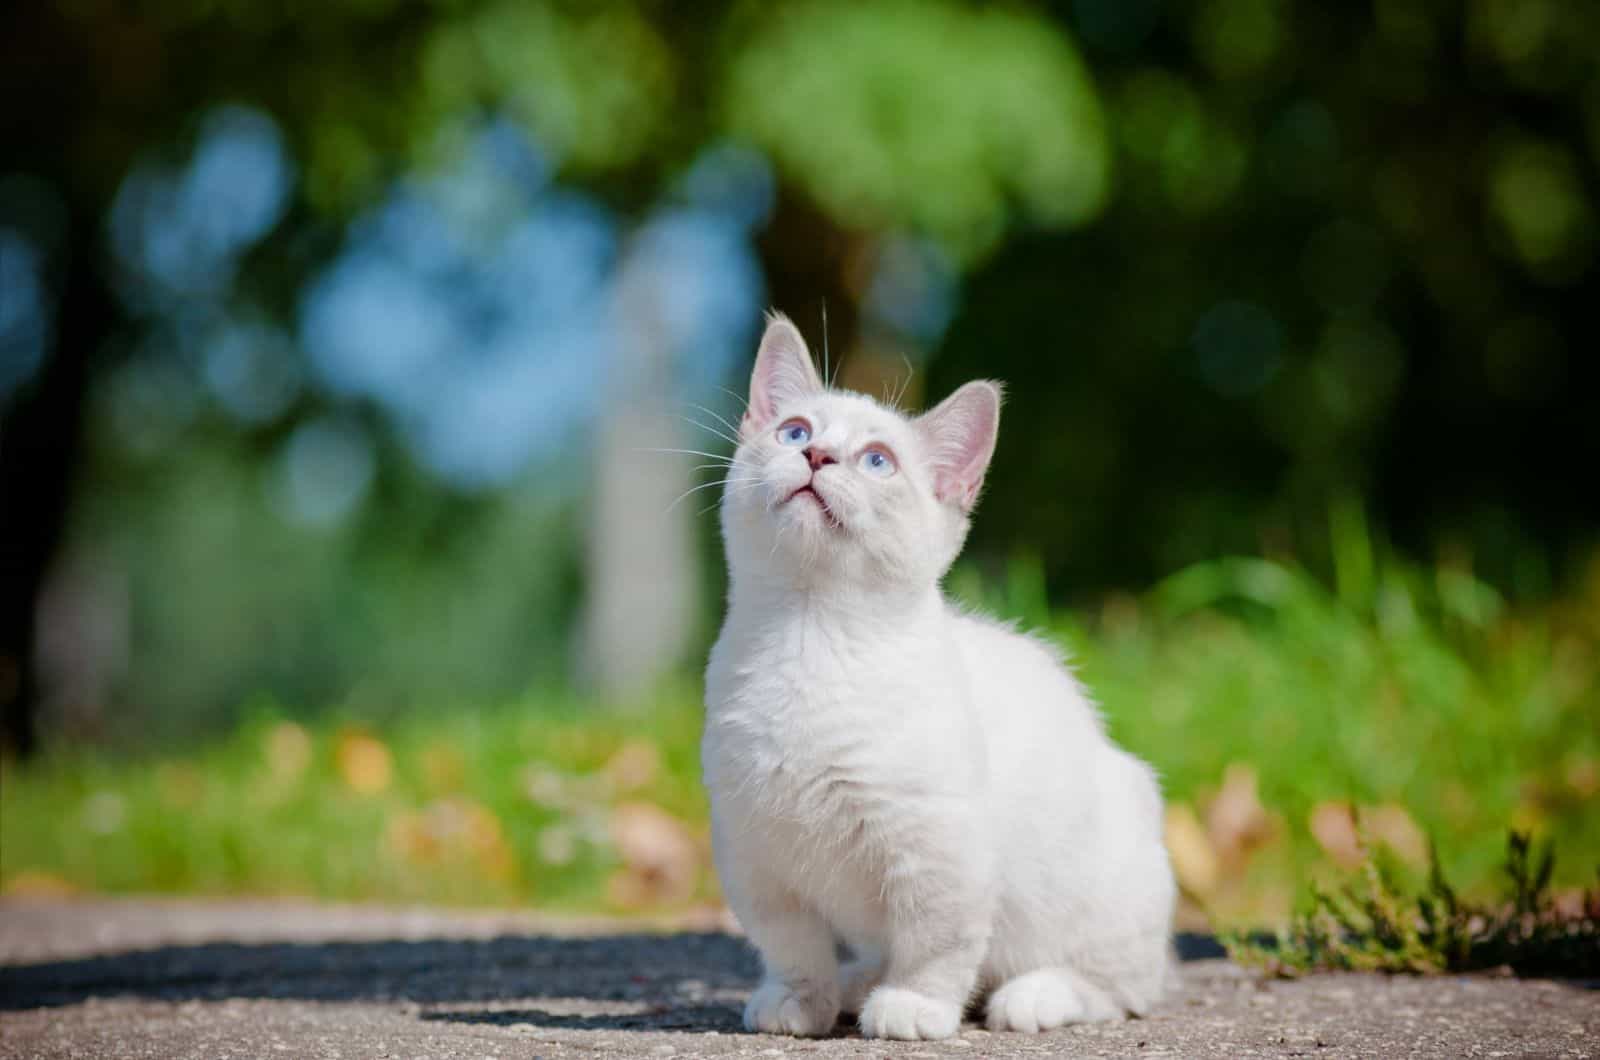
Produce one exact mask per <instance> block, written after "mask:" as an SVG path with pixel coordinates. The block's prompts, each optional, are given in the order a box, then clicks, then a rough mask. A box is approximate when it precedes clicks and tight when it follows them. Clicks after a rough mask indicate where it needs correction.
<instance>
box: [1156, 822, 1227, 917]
mask: <svg viewBox="0 0 1600 1060" xmlns="http://www.w3.org/2000/svg"><path fill="white" fill-rule="evenodd" d="M1166 839H1167V854H1168V856H1169V857H1171V859H1172V871H1173V872H1174V873H1176V874H1177V877H1178V885H1179V886H1180V887H1182V888H1183V889H1184V890H1185V891H1187V892H1188V893H1190V894H1192V895H1194V896H1195V897H1196V898H1207V897H1209V896H1210V895H1211V894H1213V893H1214V892H1215V891H1216V889H1217V882H1218V879H1219V877H1220V875H1221V870H1220V867H1219V865H1218V863H1217V853H1216V851H1215V850H1213V849H1212V848H1211V840H1210V838H1209V837H1207V835H1206V830H1205V828H1204V827H1203V826H1202V825H1201V824H1200V818H1199V817H1198V816H1197V815H1196V814H1195V812H1194V808H1193V807H1192V806H1190V805H1189V804H1188V803H1186V802H1177V803H1173V804H1172V805H1170V806H1168V807H1167V820H1166Z"/></svg>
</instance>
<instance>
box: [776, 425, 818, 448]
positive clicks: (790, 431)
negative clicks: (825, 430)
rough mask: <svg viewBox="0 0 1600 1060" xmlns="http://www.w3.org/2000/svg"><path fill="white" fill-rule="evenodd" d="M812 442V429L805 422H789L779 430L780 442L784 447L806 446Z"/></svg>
mask: <svg viewBox="0 0 1600 1060" xmlns="http://www.w3.org/2000/svg"><path fill="white" fill-rule="evenodd" d="M810 440H811V427H810V426H809V425H808V424H807V423H806V421H805V420H789V421H787V422H786V423H784V425H783V426H782V427H779V428H778V441H779V442H780V443H781V444H783V445H805V444H806V443H807V442H809V441H810Z"/></svg>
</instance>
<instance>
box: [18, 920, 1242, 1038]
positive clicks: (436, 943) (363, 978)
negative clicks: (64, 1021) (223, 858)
mask: <svg viewBox="0 0 1600 1060" xmlns="http://www.w3.org/2000/svg"><path fill="white" fill-rule="evenodd" d="M1178 951H1179V955H1180V956H1181V957H1182V958H1183V959H1184V960H1199V959H1204V958H1212V957H1221V956H1223V950H1222V947H1221V946H1220V945H1218V944H1217V942H1216V941H1215V940H1214V939H1211V938H1209V937H1207V936H1201V935H1182V936H1180V937H1179V939H1178ZM758 974H759V964H758V962H757V960H756V956H755V953H754V952H753V951H752V949H751V948H750V946H749V945H748V944H747V943H746V942H745V941H744V940H743V939H740V938H736V937H734V936H731V935H725V934H718V933H684V934H673V935H659V934H630V935H606V936H595V937H585V938H559V937H548V936H503V937H500V938H494V939H484V940H460V939H456V940H451V939H441V940H428V941H414V942H401V941H394V942H388V941H379V942H328V943H312V944H307V943H262V944H237V943H211V944H205V945H195V946H165V947H158V948H154V949H146V950H133V951H129V952H125V953H119V954H112V955H108V956H101V957H90V958H82V959H76V960H63V961H52V962H46V963H38V964H16V965H4V966H0V1011H14V1010H19V1009H29V1008H47V1007H52V1006H60V1005H71V1004H76V1003H78V1002H82V1001H86V1000H88V999H90V998H111V997H136V998H145V999H153V1000H160V1001H220V1000H224V999H228V998H253V999H287V1000H301V1001H386V1002H392V1001H405V1002H414V1003H417V1004H422V1005H434V1004H454V1005H459V1004H462V1003H466V1004H467V1005H468V1006H470V1005H471V1004H472V1003H475V1002H482V1003H486V1004H487V1003H494V1002H506V1001H521V1000H529V999H544V998H555V999H581V1000H583V1001H589V1002H608V1003H616V1002H622V1003H626V1005H625V1007H626V1008H628V1009H629V1011H627V1012H623V1013H617V1012H611V1013H606V1014H578V1015H573V1014H562V1013H560V1012H551V1011H545V1010H543V1009H540V1008H533V1007H528V1008H517V1009H503V1008H499V1007H489V1008H485V1009H480V1010H473V1009H471V1008H467V1009H463V1010H447V1011H435V1012H427V1013H425V1014H424V1015H423V1018H424V1019H433V1020H452V1021H459V1022H477V1023H498V1024H512V1023H531V1024H537V1025H540V1026H546V1027H569V1028H610V1029H628V1028H644V1027H649V1028H653V1029H695V1030H726V1031H736V1030H738V1029H739V1007H738V1005H737V1004H735V1003H732V1002H724V1003H717V1002H715V1001H708V1000H707V996H708V995H709V994H712V993H715V992H719V991H740V992H742V991H745V990H748V989H749V988H750V987H751V985H753V984H754V982H755V981H756V978H757V976H758ZM565 1007H568V1006H565V1005H552V1006H551V1008H565Z"/></svg>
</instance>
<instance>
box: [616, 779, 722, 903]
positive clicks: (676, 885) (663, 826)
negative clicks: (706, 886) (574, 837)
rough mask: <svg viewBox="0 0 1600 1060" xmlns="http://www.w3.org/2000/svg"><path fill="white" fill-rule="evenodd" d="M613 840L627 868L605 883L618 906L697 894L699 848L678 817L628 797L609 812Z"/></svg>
mask: <svg viewBox="0 0 1600 1060" xmlns="http://www.w3.org/2000/svg"><path fill="white" fill-rule="evenodd" d="M609 831H610V835H611V843H612V845H613V846H614V847H615V848H616V851H617V854H618V856H619V857H620V858H621V859H622V864H623V867H622V868H621V869H619V870H618V871H617V872H616V873H614V874H613V875H612V877H611V880H610V881H609V883H608V885H607V891H608V894H609V896H610V898H611V901H612V903H613V904H615V905H619V906H623V907H625V908H630V909H636V908H639V907H642V906H652V905H674V904H678V903H682V902H686V901H688V900H689V898H691V897H692V896H693V895H694V889H695V884H696V883H697V882H698V881H699V877H700V860H701V847H700V844H699V843H698V842H696V841H695V837H694V833H693V832H691V831H690V830H689V827H688V826H687V825H685V824H684V823H683V822H682V821H680V820H678V819H677V818H676V817H674V816H672V815H671V814H669V813H667V812H666V811H665V810H663V809H661V807H659V806H655V805H652V804H650V803H647V802H625V803H623V804H622V805H620V806H618V807H617V808H616V809H615V810H613V811H612V813H611V821H610V828H609Z"/></svg>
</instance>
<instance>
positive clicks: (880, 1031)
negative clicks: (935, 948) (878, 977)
mask: <svg viewBox="0 0 1600 1060" xmlns="http://www.w3.org/2000/svg"><path fill="white" fill-rule="evenodd" d="M960 1026H961V1010H960V1009H959V1008H957V1007H956V1006H955V1005H952V1004H950V1003H949V1002H948V1001H935V1000H934V999H933V998H931V997H924V996H923V995H922V994H919V993H916V992H915V991H912V990H904V989H901V988H899V987H893V986H880V987H879V988H878V989H876V990H874V991H873V992H872V994H871V995H870V996H869V997H868V998H867V1003H866V1004H865V1005H862V1006H861V1033H862V1034H865V1035H866V1036H867V1037H868V1038H899V1039H900V1040H901V1041H907V1042H915V1041H921V1040H932V1039H934V1038H948V1037H950V1036H951V1035H952V1034H954V1033H955V1032H956V1030H957V1029H958V1028H959V1027H960Z"/></svg>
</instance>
